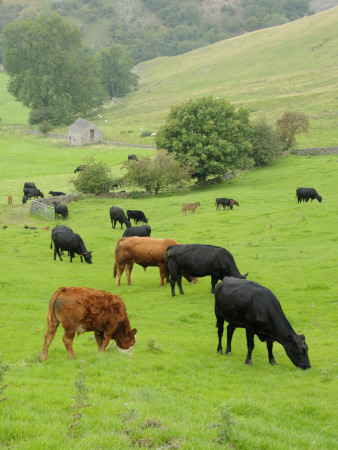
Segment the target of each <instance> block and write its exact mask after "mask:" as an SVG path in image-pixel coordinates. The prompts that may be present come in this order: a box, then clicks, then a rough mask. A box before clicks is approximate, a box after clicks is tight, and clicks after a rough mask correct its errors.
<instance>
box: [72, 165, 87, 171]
mask: <svg viewBox="0 0 338 450" xmlns="http://www.w3.org/2000/svg"><path fill="white" fill-rule="evenodd" d="M86 167H87V165H86V164H80V165H79V166H77V168H76V169H75V170H74V173H76V172H81V170H85V169H86Z"/></svg>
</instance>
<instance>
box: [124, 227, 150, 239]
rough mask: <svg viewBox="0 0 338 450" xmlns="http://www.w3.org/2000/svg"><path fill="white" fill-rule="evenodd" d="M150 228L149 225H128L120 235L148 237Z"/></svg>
mask: <svg viewBox="0 0 338 450" xmlns="http://www.w3.org/2000/svg"><path fill="white" fill-rule="evenodd" d="M150 234H151V228H150V226H149V225H140V226H138V227H130V228H127V229H126V230H125V232H124V233H123V235H122V237H131V236H139V237H150Z"/></svg>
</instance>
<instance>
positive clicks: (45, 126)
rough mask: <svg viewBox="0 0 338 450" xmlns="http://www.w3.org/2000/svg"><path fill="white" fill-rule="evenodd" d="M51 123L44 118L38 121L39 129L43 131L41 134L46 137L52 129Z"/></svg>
mask: <svg viewBox="0 0 338 450" xmlns="http://www.w3.org/2000/svg"><path fill="white" fill-rule="evenodd" d="M52 129H53V125H52V124H51V123H49V122H47V121H46V120H44V121H43V122H41V123H40V125H39V131H41V133H43V135H44V136H45V137H46V136H47V135H48V133H49V132H50V131H52Z"/></svg>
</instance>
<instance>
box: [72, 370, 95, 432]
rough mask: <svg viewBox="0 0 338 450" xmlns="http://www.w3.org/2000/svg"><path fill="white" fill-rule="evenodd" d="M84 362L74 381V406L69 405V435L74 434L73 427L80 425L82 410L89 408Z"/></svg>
mask: <svg viewBox="0 0 338 450" xmlns="http://www.w3.org/2000/svg"><path fill="white" fill-rule="evenodd" d="M83 365H84V362H82V367H81V370H80V371H79V373H78V375H77V377H76V379H75V381H74V391H75V395H74V396H73V398H74V400H75V404H74V405H71V408H72V410H73V422H72V423H71V424H70V425H69V427H68V431H69V433H71V434H74V430H75V427H78V426H81V425H82V423H81V422H79V420H80V419H81V417H82V415H83V408H88V406H91V405H90V404H88V403H87V402H88V400H89V398H88V386H87V383H86V375H85V373H84V371H83Z"/></svg>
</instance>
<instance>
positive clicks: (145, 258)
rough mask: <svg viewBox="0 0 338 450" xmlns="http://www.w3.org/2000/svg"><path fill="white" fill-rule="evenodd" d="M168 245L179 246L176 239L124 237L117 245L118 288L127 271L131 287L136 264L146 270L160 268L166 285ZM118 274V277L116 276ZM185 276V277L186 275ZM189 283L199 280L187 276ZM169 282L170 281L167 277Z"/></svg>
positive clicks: (116, 272) (115, 265)
mask: <svg viewBox="0 0 338 450" xmlns="http://www.w3.org/2000/svg"><path fill="white" fill-rule="evenodd" d="M168 245H179V243H178V242H177V241H175V240H174V239H154V238H151V237H139V236H132V237H122V238H120V239H119V240H118V241H117V243H116V249H115V264H114V278H116V286H120V280H121V276H122V274H123V271H124V269H126V275H127V283H128V285H131V284H132V283H131V280H130V275H131V271H132V269H133V265H134V263H136V264H139V265H140V266H142V267H143V269H144V270H146V268H147V267H149V266H152V267H158V268H159V269H160V277H161V282H160V286H163V285H164V282H163V280H164V278H165V276H166V275H165V259H166V251H167V247H168ZM116 274H117V276H116ZM184 276H185V275H184ZM185 278H186V279H187V280H188V281H189V283H197V279H196V278H193V277H190V276H185ZM167 281H169V279H168V277H167Z"/></svg>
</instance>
